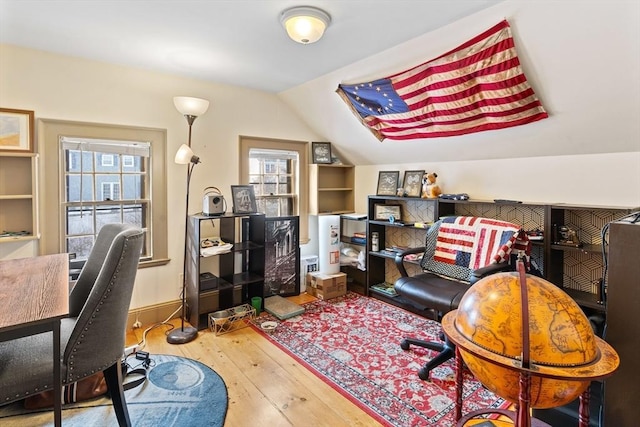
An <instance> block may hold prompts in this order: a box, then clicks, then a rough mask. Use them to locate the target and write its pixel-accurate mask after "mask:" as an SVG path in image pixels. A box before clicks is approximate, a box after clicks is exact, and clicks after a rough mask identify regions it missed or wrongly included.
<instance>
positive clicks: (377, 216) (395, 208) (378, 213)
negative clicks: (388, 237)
mask: <svg viewBox="0 0 640 427" xmlns="http://www.w3.org/2000/svg"><path fill="white" fill-rule="evenodd" d="M373 208H374V209H373V219H374V220H376V221H389V218H390V217H392V216H393V219H394V221H401V220H402V207H401V206H400V205H382V204H377V205H375V206H374V207H373Z"/></svg>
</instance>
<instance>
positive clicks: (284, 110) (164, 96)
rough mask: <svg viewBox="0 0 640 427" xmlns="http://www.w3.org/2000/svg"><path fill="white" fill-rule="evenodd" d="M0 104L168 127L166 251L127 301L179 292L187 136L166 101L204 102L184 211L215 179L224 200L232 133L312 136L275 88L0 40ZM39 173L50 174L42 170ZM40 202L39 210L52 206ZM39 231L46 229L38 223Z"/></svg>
mask: <svg viewBox="0 0 640 427" xmlns="http://www.w3.org/2000/svg"><path fill="white" fill-rule="evenodd" d="M0 58H1V60H0V105H2V106H3V107H5V108H16V109H24V110H33V111H35V116H36V119H38V118H50V119H60V120H71V121H83V122H94V123H108V124H119V125H131V126H141V127H152V128H162V129H167V139H168V141H167V151H168V154H167V163H168V164H167V175H168V176H167V182H168V201H169V212H168V225H169V256H170V258H171V260H172V261H171V262H170V263H169V264H168V265H166V266H162V267H153V268H144V269H141V270H139V272H138V277H137V280H136V288H135V291H134V297H133V301H132V308H137V307H144V306H148V305H153V304H157V303H161V302H165V301H170V300H176V299H178V298H179V295H180V294H179V287H180V281H179V276H180V274H181V273H182V257H183V248H184V246H183V242H184V240H183V230H184V206H183V203H184V200H185V198H184V194H185V185H186V183H185V179H186V178H185V175H186V173H185V168H184V166H181V165H176V164H174V163H173V155H174V153H175V152H176V150H177V149H178V147H179V146H180V144H182V143H186V140H187V133H188V127H187V122H186V120H185V119H184V117H182V115H181V114H180V113H179V112H178V111H177V110H176V109H175V107H174V106H173V97H174V96H177V95H187V96H197V97H202V98H207V99H209V100H210V101H211V105H210V107H209V111H207V113H206V114H205V115H203V116H202V117H199V118H198V119H197V120H196V121H195V123H194V125H193V135H192V148H193V150H194V151H195V152H196V153H197V154H198V155H199V156H200V158H201V161H202V163H201V164H199V165H198V166H197V167H196V169H194V173H193V179H192V181H191V195H192V197H191V207H190V212H191V213H193V212H199V211H200V210H202V205H201V203H202V202H201V200H202V199H201V197H200V196H201V195H202V191H203V189H204V188H205V187H207V186H210V185H214V186H216V187H218V188H220V189H221V190H222V192H223V193H224V194H225V196H226V198H227V199H228V200H230V196H231V195H230V187H229V186H230V185H231V184H236V183H237V182H238V173H239V167H238V165H239V160H238V136H239V135H249V136H260V137H267V138H282V139H292V140H302V141H313V140H318V135H317V134H315V133H314V132H313V131H311V130H310V129H309V128H308V127H307V125H306V124H304V123H303V122H302V121H301V120H300V119H299V118H298V117H297V116H295V115H294V114H293V113H292V111H291V110H290V109H289V107H288V106H286V105H285V104H284V103H283V102H282V101H280V100H279V99H278V98H277V97H276V96H275V95H272V94H269V93H265V92H261V91H256V90H250V89H245V88H241V87H234V86H228V85H219V84H212V83H206V82H202V81H197V80H190V79H184V78H179V77H175V76H171V75H165V74H160V73H152V72H147V71H142V70H137V69H132V68H124V67H120V66H114V65H109V64H104V63H99V62H93V61H86V60H81V59H75V58H70V57H65V56H60V55H54V54H49V53H44V52H40V51H35V50H28V49H22V48H17V47H12V46H6V45H0ZM45 179H57V176H47V177H45ZM56 208H57V207H55V206H42V205H41V209H43V210H44V211H46V209H56ZM42 231H43V232H44V233H46V232H47V231H46V230H42ZM8 245H9V246H5V245H4V244H3V252H2V254H1V256H2V257H15V256H31V255H33V254H34V253H32V252H33V251H32V250H31V249H30V248H28V247H27V248H25V247H24V246H25V245H19V246H18V245H14V244H12V243H10V244H8Z"/></svg>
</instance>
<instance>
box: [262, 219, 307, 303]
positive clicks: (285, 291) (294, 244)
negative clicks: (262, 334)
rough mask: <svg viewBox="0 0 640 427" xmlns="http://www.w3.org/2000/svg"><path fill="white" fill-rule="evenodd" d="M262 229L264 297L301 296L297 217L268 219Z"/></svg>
mask: <svg viewBox="0 0 640 427" xmlns="http://www.w3.org/2000/svg"><path fill="white" fill-rule="evenodd" d="M264 226H265V233H264V248H265V253H264V256H265V259H264V263H265V267H266V268H265V272H264V297H265V298H267V297H270V296H272V295H280V296H282V297H286V296H291V295H300V244H299V235H300V233H299V228H300V221H299V217H297V216H280V217H268V218H265V225H264Z"/></svg>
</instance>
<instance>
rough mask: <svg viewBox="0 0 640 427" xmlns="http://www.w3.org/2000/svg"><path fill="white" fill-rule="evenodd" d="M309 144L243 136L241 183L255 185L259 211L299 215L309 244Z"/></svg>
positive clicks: (303, 239)
mask: <svg viewBox="0 0 640 427" xmlns="http://www.w3.org/2000/svg"><path fill="white" fill-rule="evenodd" d="M307 145H308V143H306V142H299V141H284V140H273V139H266V138H264V139H260V138H250V137H240V182H241V183H242V184H251V185H253V188H254V193H255V195H256V204H257V207H258V212H262V213H264V214H265V215H266V216H268V217H277V216H290V215H298V216H299V217H300V243H306V242H308V234H309V232H308V190H307V188H308V182H307V177H308V170H307V169H308V168H307V164H308V161H307V158H308V154H307V152H308V147H307Z"/></svg>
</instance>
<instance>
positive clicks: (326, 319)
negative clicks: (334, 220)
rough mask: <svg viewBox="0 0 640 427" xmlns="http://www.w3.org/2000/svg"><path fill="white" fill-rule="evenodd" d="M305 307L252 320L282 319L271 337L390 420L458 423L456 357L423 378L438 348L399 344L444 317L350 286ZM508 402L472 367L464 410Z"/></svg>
mask: <svg viewBox="0 0 640 427" xmlns="http://www.w3.org/2000/svg"><path fill="white" fill-rule="evenodd" d="M304 308H305V312H304V313H303V314H302V315H299V316H296V317H293V318H290V319H287V320H284V321H280V320H278V319H277V318H275V317H273V316H271V315H269V314H265V315H262V316H260V318H258V319H256V320H255V323H256V324H253V325H252V326H253V327H254V328H255V329H256V330H258V331H260V327H259V326H258V324H259V323H262V322H264V321H267V320H272V321H275V322H278V327H277V328H276V330H275V331H273V333H272V334H270V335H266V336H267V337H268V338H269V339H270V340H271V341H273V342H274V343H275V344H276V345H278V346H279V347H280V348H282V349H283V350H284V351H286V352H287V353H289V354H291V355H292V356H293V357H294V358H296V359H297V360H298V361H299V362H300V363H302V364H303V365H305V366H306V367H307V368H308V369H310V370H312V371H313V372H314V373H316V374H317V375H318V376H319V377H320V378H321V379H323V380H324V381H326V382H327V383H328V384H330V385H332V386H333V388H335V389H336V390H338V391H339V392H340V393H341V394H342V395H344V396H345V397H346V398H348V399H349V400H351V401H352V402H354V403H356V404H357V405H358V406H360V407H361V408H362V409H363V410H365V411H366V412H367V413H369V414H370V415H371V416H372V417H374V418H376V419H377V420H378V421H379V422H380V423H382V424H384V425H388V426H403V427H404V426H438V427H451V426H453V425H455V420H454V405H455V376H454V367H453V361H452V360H450V361H449V362H447V363H445V364H443V365H441V366H439V367H438V368H436V369H434V370H432V371H431V381H422V380H421V379H420V378H418V374H417V371H418V369H419V368H420V367H421V366H422V365H423V363H424V362H425V361H426V360H428V359H429V358H431V357H433V356H434V354H435V352H433V351H430V350H426V349H421V348H415V347H412V348H411V350H409V351H404V350H402V349H401V348H400V340H401V339H402V338H403V337H405V336H411V337H418V338H423V339H437V338H436V337H437V336H438V334H439V332H440V324H439V323H437V322H434V321H432V320H428V319H425V318H422V317H420V316H417V315H415V314H412V313H409V312H408V311H405V310H402V309H400V308H397V307H395V306H392V305H390V304H386V303H384V302H381V301H379V300H376V299H373V298H368V297H364V296H361V295H358V294H355V293H351V292H349V293H347V295H346V296H344V297H339V298H335V299H331V300H328V301H322V300H317V301H313V302H310V303H307V304H304ZM508 406H509V402H507V401H505V400H504V399H502V398H500V397H497V396H496V395H494V394H493V393H491V392H490V391H488V390H486V389H485V388H484V387H482V385H481V384H480V383H479V382H478V381H477V380H475V379H474V378H473V377H472V376H471V374H470V373H469V372H465V382H464V407H463V414H464V413H467V412H470V411H473V410H476V409H482V408H489V407H491V408H507V407H508Z"/></svg>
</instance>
